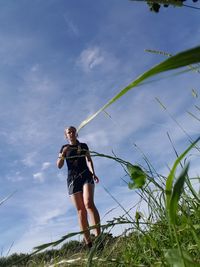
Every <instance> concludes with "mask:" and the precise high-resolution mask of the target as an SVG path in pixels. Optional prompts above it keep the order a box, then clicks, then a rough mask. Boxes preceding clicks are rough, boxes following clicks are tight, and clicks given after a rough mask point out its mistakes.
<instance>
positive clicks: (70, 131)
mask: <svg viewBox="0 0 200 267" xmlns="http://www.w3.org/2000/svg"><path fill="white" fill-rule="evenodd" d="M64 133H65V137H66V138H67V139H68V141H69V142H70V143H74V142H76V138H77V137H78V134H77V130H76V128H75V127H74V126H69V127H66V128H65V131H64Z"/></svg>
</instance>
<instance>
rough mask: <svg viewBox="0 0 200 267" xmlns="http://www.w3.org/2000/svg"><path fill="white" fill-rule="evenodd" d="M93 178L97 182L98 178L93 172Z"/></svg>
mask: <svg viewBox="0 0 200 267" xmlns="http://www.w3.org/2000/svg"><path fill="white" fill-rule="evenodd" d="M93 180H94V181H95V183H97V184H98V183H99V178H98V177H97V176H96V175H95V174H93Z"/></svg>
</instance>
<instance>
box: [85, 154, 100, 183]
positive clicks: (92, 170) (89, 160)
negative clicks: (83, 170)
mask: <svg viewBox="0 0 200 267" xmlns="http://www.w3.org/2000/svg"><path fill="white" fill-rule="evenodd" d="M85 156H86V162H87V165H88V168H89V170H90V172H91V173H92V177H93V180H94V181H95V182H96V183H98V182H99V178H98V177H97V176H96V174H95V171H94V164H93V161H92V158H91V156H90V152H89V151H87V152H86V155H85Z"/></svg>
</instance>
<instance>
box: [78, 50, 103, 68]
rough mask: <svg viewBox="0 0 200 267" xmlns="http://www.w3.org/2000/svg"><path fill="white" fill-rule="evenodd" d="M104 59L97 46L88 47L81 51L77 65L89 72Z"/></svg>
mask: <svg viewBox="0 0 200 267" xmlns="http://www.w3.org/2000/svg"><path fill="white" fill-rule="evenodd" d="M103 61H104V54H103V52H102V51H101V49H100V48H99V47H97V46H96V47H90V48H87V49H85V50H84V51H82V52H81V55H80V57H79V59H78V61H77V65H79V66H80V67H82V68H83V70H84V71H85V72H89V71H91V70H92V69H94V68H95V67H97V66H98V65H101V64H102V63H103Z"/></svg>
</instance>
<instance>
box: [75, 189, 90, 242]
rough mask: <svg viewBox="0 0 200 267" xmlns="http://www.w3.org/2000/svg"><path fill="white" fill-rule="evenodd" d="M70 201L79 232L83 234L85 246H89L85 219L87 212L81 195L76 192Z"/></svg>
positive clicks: (87, 225) (88, 233) (88, 232)
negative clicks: (75, 213)
mask: <svg viewBox="0 0 200 267" xmlns="http://www.w3.org/2000/svg"><path fill="white" fill-rule="evenodd" d="M71 200H72V202H73V204H74V206H75V207H76V210H77V213H78V220H79V225H80V229H81V231H85V232H84V234H83V235H84V240H85V243H86V244H89V243H90V242H91V239H90V231H89V230H88V227H89V224H88V219H87V210H86V208H85V204H84V201H83V193H82V192H78V193H76V194H73V195H71Z"/></svg>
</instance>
